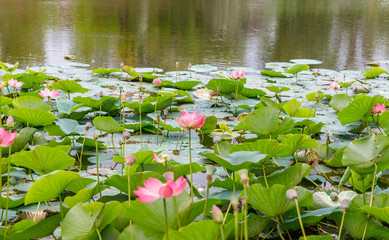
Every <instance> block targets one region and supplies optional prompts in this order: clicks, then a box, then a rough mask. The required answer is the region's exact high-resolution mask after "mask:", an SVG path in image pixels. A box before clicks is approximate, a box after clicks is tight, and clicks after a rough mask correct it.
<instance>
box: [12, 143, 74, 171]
mask: <svg viewBox="0 0 389 240" xmlns="http://www.w3.org/2000/svg"><path fill="white" fill-rule="evenodd" d="M69 148H70V147H69ZM69 150H70V149H69ZM12 162H13V163H14V164H15V165H16V166H21V167H25V168H30V169H32V170H34V171H35V172H39V173H40V174H47V173H50V172H53V171H55V170H63V169H65V168H67V167H70V166H73V164H74V159H73V158H72V157H70V156H69V155H68V154H67V153H66V152H64V151H63V149H62V148H59V147H56V148H51V147H48V146H38V147H36V148H34V150H32V151H24V152H18V153H15V154H14V155H13V156H12Z"/></svg>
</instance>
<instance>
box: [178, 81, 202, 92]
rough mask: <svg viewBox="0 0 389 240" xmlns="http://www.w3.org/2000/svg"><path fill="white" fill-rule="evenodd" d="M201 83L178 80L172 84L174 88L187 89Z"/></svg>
mask: <svg viewBox="0 0 389 240" xmlns="http://www.w3.org/2000/svg"><path fill="white" fill-rule="evenodd" d="M199 84H201V82H200V81H179V82H176V83H174V84H173V86H174V87H175V88H178V89H181V90H189V89H192V88H194V87H195V86H197V85H199Z"/></svg>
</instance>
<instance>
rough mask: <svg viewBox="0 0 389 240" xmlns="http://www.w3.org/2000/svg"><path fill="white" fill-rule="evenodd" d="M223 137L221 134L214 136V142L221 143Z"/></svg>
mask: <svg viewBox="0 0 389 240" xmlns="http://www.w3.org/2000/svg"><path fill="white" fill-rule="evenodd" d="M221 140H222V139H221V138H220V137H219V136H216V137H213V143H214V144H216V143H219V142H220V141H221Z"/></svg>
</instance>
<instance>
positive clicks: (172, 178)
mask: <svg viewBox="0 0 389 240" xmlns="http://www.w3.org/2000/svg"><path fill="white" fill-rule="evenodd" d="M163 178H165V179H166V180H168V179H171V180H174V173H173V172H165V173H164V174H163Z"/></svg>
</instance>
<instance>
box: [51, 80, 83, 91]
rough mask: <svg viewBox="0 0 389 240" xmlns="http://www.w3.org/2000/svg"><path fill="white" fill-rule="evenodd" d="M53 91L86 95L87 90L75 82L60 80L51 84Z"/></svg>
mask: <svg viewBox="0 0 389 240" xmlns="http://www.w3.org/2000/svg"><path fill="white" fill-rule="evenodd" d="M53 88H54V89H59V90H62V91H63V92H64V93H86V92H88V91H89V89H86V88H83V87H82V86H81V85H80V84H78V83H77V82H76V81H75V80H73V81H70V80H61V81H58V82H55V83H54V84H53Z"/></svg>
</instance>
